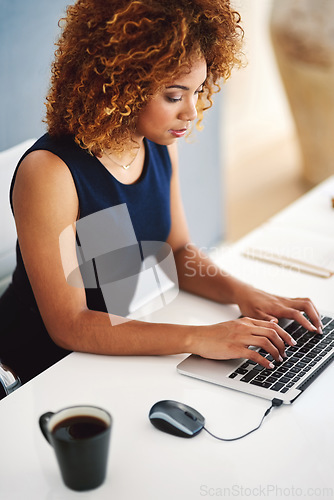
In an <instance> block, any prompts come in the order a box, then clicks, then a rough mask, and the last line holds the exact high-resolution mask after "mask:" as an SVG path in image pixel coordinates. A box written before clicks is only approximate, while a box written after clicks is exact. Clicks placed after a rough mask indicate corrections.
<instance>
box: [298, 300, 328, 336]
mask: <svg viewBox="0 0 334 500" xmlns="http://www.w3.org/2000/svg"><path fill="white" fill-rule="evenodd" d="M291 308H292V309H297V310H298V311H300V314H297V316H296V317H295V318H293V319H296V321H298V323H300V324H301V325H302V326H304V327H305V328H306V329H307V330H309V331H317V332H318V333H322V328H323V325H322V323H321V315H320V313H319V311H318V310H317V308H316V307H315V305H314V304H313V302H312V301H311V300H310V299H309V298H303V299H293V301H292V304H291ZM302 312H305V313H306V314H307V316H308V317H309V320H308V319H307V318H305V316H304V315H303V314H302Z"/></svg>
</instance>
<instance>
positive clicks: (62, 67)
mask: <svg viewBox="0 0 334 500" xmlns="http://www.w3.org/2000/svg"><path fill="white" fill-rule="evenodd" d="M59 24H60V26H62V24H63V30H62V33H61V36H60V38H59V40H58V42H57V44H56V45H57V46H58V48H57V50H56V52H55V60H54V62H53V65H52V76H51V87H50V90H49V93H48V96H47V102H46V107H47V111H46V122H47V125H48V131H49V133H50V135H54V136H57V135H58V136H59V135H64V134H65V135H66V134H71V135H73V136H74V137H75V140H76V142H77V143H78V144H79V145H80V146H81V147H82V148H84V149H87V150H88V151H89V152H91V153H93V154H97V155H99V154H101V153H102V151H103V149H108V148H112V147H114V148H115V145H116V147H117V146H118V147H119V148H120V149H121V147H122V144H124V143H125V141H126V140H128V139H130V138H131V134H132V133H133V131H134V130H135V126H136V121H137V117H138V114H139V112H140V111H141V110H142V109H143V107H144V106H145V104H146V103H147V102H148V100H149V99H150V98H151V97H152V96H153V95H154V93H155V92H156V91H157V90H158V89H159V88H161V87H162V86H163V85H164V84H167V82H170V81H171V80H172V79H173V77H175V76H176V75H179V74H180V73H181V72H183V71H185V72H186V71H189V67H190V63H191V58H192V56H193V54H194V51H196V50H197V52H198V53H199V54H201V55H202V56H203V57H204V58H205V60H206V62H207V75H208V76H207V80H206V82H205V85H204V91H205V92H204V94H200V96H199V100H198V118H199V123H200V121H201V120H202V116H203V110H205V109H207V108H208V107H210V106H211V105H212V99H211V97H212V95H213V93H214V92H217V91H219V90H220V86H219V80H220V79H223V80H226V79H227V78H228V77H229V76H230V74H231V70H232V68H233V66H234V65H240V63H241V58H240V54H241V52H240V48H241V41H242V38H243V30H242V28H241V26H240V16H239V14H238V13H237V12H235V11H234V10H233V9H232V8H231V6H230V2H229V0H193V1H190V0H135V1H131V0H77V2H76V3H75V4H74V5H72V6H69V7H68V8H67V15H66V17H65V18H64V19H61V20H60V21H59Z"/></svg>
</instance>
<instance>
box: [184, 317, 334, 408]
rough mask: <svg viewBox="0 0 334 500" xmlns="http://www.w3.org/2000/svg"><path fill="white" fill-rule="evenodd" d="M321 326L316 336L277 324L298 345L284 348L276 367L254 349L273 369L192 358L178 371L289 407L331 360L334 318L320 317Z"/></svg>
mask: <svg viewBox="0 0 334 500" xmlns="http://www.w3.org/2000/svg"><path fill="white" fill-rule="evenodd" d="M322 323H323V325H324V329H323V334H322V335H319V334H314V333H311V332H309V331H307V330H306V329H305V328H304V327H302V326H301V325H300V324H299V323H297V322H296V321H293V320H286V319H284V320H280V322H279V324H280V326H281V327H282V328H284V329H285V330H286V331H287V332H288V333H289V334H290V335H291V336H292V337H293V338H294V339H295V340H296V342H297V344H296V346H293V347H292V346H286V350H285V352H286V354H287V357H286V358H285V359H284V360H283V362H282V363H277V362H276V361H274V360H273V358H272V357H271V355H269V354H268V353H267V352H266V351H264V350H261V349H256V350H257V351H259V352H260V354H261V355H262V356H264V357H265V358H267V359H270V361H273V363H274V365H275V368H274V369H265V368H263V367H262V366H261V365H259V364H257V363H255V362H254V361H249V360H247V359H235V360H227V361H226V360H222V361H217V360H210V359H205V358H202V357H200V356H196V355H194V354H192V355H190V356H188V357H187V358H186V359H185V360H183V361H182V362H181V363H180V364H179V365H178V366H177V371H178V372H179V373H180V374H182V375H187V376H190V377H194V378H197V379H200V380H203V381H206V382H211V383H214V384H218V385H220V386H223V387H226V388H230V389H235V390H237V391H241V392H245V393H248V394H252V395H254V396H259V397H262V398H265V399H270V400H273V399H274V398H276V399H280V400H281V401H282V402H283V403H292V402H293V401H295V399H296V398H298V397H299V396H300V395H301V394H302V393H303V392H304V391H305V390H306V389H307V387H309V385H310V384H311V383H312V382H313V381H314V380H315V379H316V377H317V376H318V375H319V374H320V373H322V372H323V370H324V369H325V368H326V367H327V366H328V365H329V364H330V363H331V361H332V360H333V358H334V315H322Z"/></svg>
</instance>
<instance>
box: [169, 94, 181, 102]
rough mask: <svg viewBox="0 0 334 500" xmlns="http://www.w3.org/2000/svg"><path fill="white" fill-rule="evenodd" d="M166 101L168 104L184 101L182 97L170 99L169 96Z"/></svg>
mask: <svg viewBox="0 0 334 500" xmlns="http://www.w3.org/2000/svg"><path fill="white" fill-rule="evenodd" d="M166 99H167V101H168V102H180V101H181V100H182V97H170V96H168V95H167V96H166Z"/></svg>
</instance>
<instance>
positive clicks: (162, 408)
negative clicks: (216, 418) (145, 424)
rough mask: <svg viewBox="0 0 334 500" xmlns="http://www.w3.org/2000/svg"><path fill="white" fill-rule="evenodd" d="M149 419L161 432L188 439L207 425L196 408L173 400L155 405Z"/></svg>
mask: <svg viewBox="0 0 334 500" xmlns="http://www.w3.org/2000/svg"><path fill="white" fill-rule="evenodd" d="M149 419H150V421H151V423H152V424H153V425H154V427H156V428H157V429H159V430H160V431H163V432H167V433H168V434H173V435H174V436H180V437H186V438H191V437H194V436H196V435H197V434H198V433H199V432H201V430H202V429H203V427H204V425H205V419H204V417H203V415H201V414H200V413H199V412H198V411H196V410H194V408H191V407H190V406H187V405H185V404H183V403H179V402H178V401H171V400H164V401H158V403H155V404H154V405H153V406H152V408H151V410H150V413H149Z"/></svg>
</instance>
